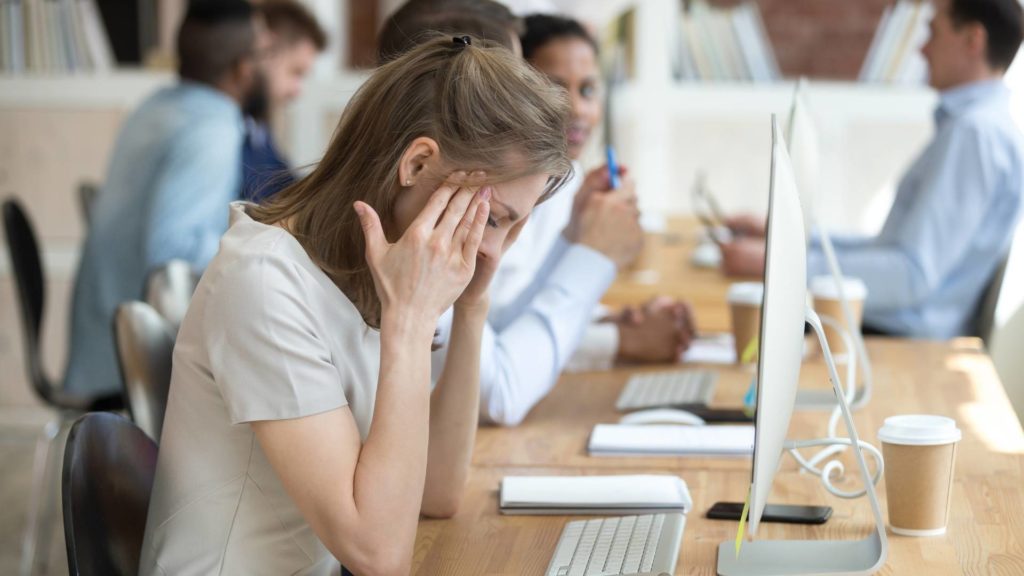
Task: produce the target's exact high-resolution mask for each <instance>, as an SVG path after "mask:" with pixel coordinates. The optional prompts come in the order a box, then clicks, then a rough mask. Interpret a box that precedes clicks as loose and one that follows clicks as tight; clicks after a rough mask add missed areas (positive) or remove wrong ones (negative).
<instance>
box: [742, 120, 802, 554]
mask: <svg viewBox="0 0 1024 576" xmlns="http://www.w3.org/2000/svg"><path fill="white" fill-rule="evenodd" d="M770 182H771V184H770V186H769V192H768V228H767V249H766V251H765V268H764V305H763V308H762V312H761V333H760V337H759V340H758V342H759V343H760V350H759V354H758V363H757V412H756V414H757V416H756V417H755V420H756V428H755V433H754V468H753V480H752V485H751V493H750V533H751V534H757V528H758V525H759V524H760V522H761V513H762V512H764V506H765V504H766V503H767V502H768V495H769V493H770V492H771V487H772V482H773V481H774V479H775V471H776V469H778V467H779V459H780V458H781V457H782V451H783V444H784V443H785V440H786V432H787V431H788V430H789V420H790V417H791V416H792V414H793V407H794V405H795V404H796V394H797V388H798V384H799V382H800V364H801V362H802V361H803V345H804V311H805V309H806V306H807V243H806V240H805V237H804V226H803V210H801V208H800V195H799V193H798V192H797V186H796V177H795V176H794V174H793V167H792V164H791V163H790V161H789V153H788V152H787V151H786V144H785V139H784V138H783V137H782V134H780V133H779V124H778V121H777V120H776V119H775V118H774V117H773V118H772V162H771V180H770Z"/></svg>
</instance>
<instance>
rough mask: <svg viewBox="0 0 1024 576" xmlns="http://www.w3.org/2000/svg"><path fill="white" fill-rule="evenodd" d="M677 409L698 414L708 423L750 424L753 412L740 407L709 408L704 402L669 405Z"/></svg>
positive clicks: (752, 419)
mask: <svg viewBox="0 0 1024 576" xmlns="http://www.w3.org/2000/svg"><path fill="white" fill-rule="evenodd" d="M670 408H676V409H679V410H686V411H687V412H690V413H692V414H694V415H696V416H700V417H701V419H702V420H704V422H706V423H708V424H752V423H753V422H754V414H753V413H751V414H748V413H747V412H746V411H745V410H743V409H741V408H711V407H710V406H708V405H706V404H683V405H680V406H670Z"/></svg>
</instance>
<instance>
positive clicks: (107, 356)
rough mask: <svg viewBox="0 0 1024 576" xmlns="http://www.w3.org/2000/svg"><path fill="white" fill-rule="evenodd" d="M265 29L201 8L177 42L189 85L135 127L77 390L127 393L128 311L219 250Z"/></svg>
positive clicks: (81, 338)
mask: <svg viewBox="0 0 1024 576" xmlns="http://www.w3.org/2000/svg"><path fill="white" fill-rule="evenodd" d="M257 24H258V22H257V21H256V20H255V19H254V15H253V10H252V8H251V7H250V5H249V4H248V3H247V2H245V1H244V0H224V1H218V2H193V3H191V6H190V7H189V11H188V14H187V15H186V18H185V20H184V22H183V23H182V26H181V29H180V31H179V33H178V58H179V73H180V76H181V81H180V82H179V83H178V84H177V85H175V86H172V87H168V88H164V89H162V90H160V91H158V92H157V93H156V94H154V95H152V96H150V97H149V99H147V100H146V101H145V102H144V103H143V104H142V105H141V106H140V107H139V109H138V110H136V111H135V112H134V113H133V114H132V115H131V116H129V117H128V119H127V120H126V121H125V123H124V126H123V127H122V129H121V134H120V135H119V137H118V140H117V143H116V145H115V147H114V152H113V156H112V159H111V162H110V165H109V168H108V171H107V176H106V184H105V185H104V187H103V189H102V191H101V192H100V194H99V196H98V198H97V200H96V205H95V206H94V211H93V222H92V225H91V227H90V230H89V234H88V237H87V238H86V241H85V248H84V251H83V254H82V260H81V263H80V265H79V271H78V276H77V279H76V282H75V292H74V301H73V307H72V324H71V353H70V360H69V362H68V370H67V375H66V378H65V384H64V385H65V387H66V388H67V389H68V390H73V391H76V392H95V393H99V392H116V391H118V390H120V388H121V384H120V381H121V377H120V373H119V370H118V365H117V355H116V352H115V346H114V336H113V328H112V326H113V317H114V311H115V310H116V308H117V306H118V305H119V304H121V303H122V302H125V301H129V300H138V299H140V298H141V297H142V293H143V284H144V283H145V279H146V275H147V273H148V272H149V271H150V270H152V269H154V268H155V267H158V266H160V265H161V264H164V263H166V262H167V261H169V260H171V259H182V260H186V261H188V262H189V263H190V264H192V265H193V266H194V267H196V268H198V269H202V268H204V267H205V266H206V264H207V263H208V262H209V261H210V259H212V258H213V256H214V254H215V253H216V252H217V248H218V243H219V241H220V236H221V234H223V233H224V231H225V230H227V225H228V204H229V203H230V202H231V201H232V200H234V199H235V198H237V197H238V194H239V189H240V178H241V170H240V166H241V150H242V134H243V123H242V114H241V108H240V107H241V106H242V105H244V104H245V102H246V101H247V100H248V99H250V98H253V97H254V95H255V93H256V92H257V91H258V90H259V89H260V87H261V81H260V78H259V73H258V68H257V62H256V52H257V32H258V31H257V27H256V26H257Z"/></svg>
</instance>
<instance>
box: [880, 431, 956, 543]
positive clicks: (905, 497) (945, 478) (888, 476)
mask: <svg viewBox="0 0 1024 576" xmlns="http://www.w3.org/2000/svg"><path fill="white" fill-rule="evenodd" d="M960 438H961V433H960V429H959V428H957V427H956V422H955V421H954V420H953V419H952V418H945V417H943V416H927V415H907V416H892V417H890V418H886V419H885V424H884V425H883V426H882V429H881V430H879V431H878V439H879V440H880V441H881V442H882V455H883V457H884V458H885V486H886V493H887V496H888V504H889V528H890V529H891V530H892V531H893V532H894V533H896V534H902V535H904V536H939V535H941V534H945V533H946V525H947V524H948V522H949V500H950V496H951V494H952V491H953V466H954V463H955V462H956V445H957V442H959V441H960Z"/></svg>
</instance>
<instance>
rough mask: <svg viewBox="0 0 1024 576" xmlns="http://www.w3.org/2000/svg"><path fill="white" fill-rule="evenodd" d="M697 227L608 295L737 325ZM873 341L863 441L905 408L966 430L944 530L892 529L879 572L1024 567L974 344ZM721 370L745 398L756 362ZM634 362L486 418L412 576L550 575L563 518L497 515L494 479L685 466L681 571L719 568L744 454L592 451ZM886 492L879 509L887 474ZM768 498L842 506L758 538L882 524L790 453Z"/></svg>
mask: <svg viewBox="0 0 1024 576" xmlns="http://www.w3.org/2000/svg"><path fill="white" fill-rule="evenodd" d="M696 229H697V227H696V226H695V224H694V222H692V221H687V220H679V219H677V220H673V221H672V222H671V223H670V230H671V232H670V233H669V234H667V235H661V236H657V237H654V238H653V239H652V241H651V242H650V243H649V245H648V247H647V251H648V252H647V254H646V255H645V257H644V259H642V260H641V263H640V266H639V267H638V268H639V269H641V270H643V269H652V268H653V269H655V270H657V272H656V276H655V282H654V283H651V282H650V280H651V274H649V273H647V274H645V273H640V274H632V275H631V274H629V273H627V274H624V275H623V277H622V278H620V279H619V281H617V282H616V283H615V285H614V286H613V287H612V289H611V290H610V291H609V292H608V294H607V296H606V298H605V301H606V303H609V304H612V305H622V304H635V303H640V302H643V301H645V300H647V299H648V298H650V297H651V296H654V295H657V294H668V295H671V296H675V297H677V298H683V299H686V300H689V301H690V302H692V303H693V304H694V306H695V308H696V310H695V311H696V315H697V322H698V326H699V327H700V329H701V330H704V331H728V330H729V316H728V308H727V306H726V300H725V293H726V289H727V287H728V285H729V284H730V282H731V280H729V279H726V278H724V277H723V276H722V275H721V274H720V273H718V272H717V271H713V270H697V269H694V268H693V267H692V266H691V265H690V264H689V262H690V260H689V255H690V253H691V252H692V250H693V248H694V247H695V246H696ZM867 347H868V352H869V354H870V356H871V359H872V365H873V368H874V375H875V386H876V388H875V396H874V398H873V399H872V401H871V403H870V404H869V405H868V406H867V407H866V408H865V409H863V410H861V411H859V412H857V413H855V415H854V420H855V421H856V424H857V427H858V431H859V432H860V434H861V437H862V438H863V439H865V440H867V441H870V442H872V443H877V433H878V429H879V428H880V427H881V425H882V422H883V420H884V419H885V418H886V417H888V416H891V415H895V414H906V413H929V414H940V415H946V416H950V417H953V418H955V419H956V420H957V422H958V424H959V426H960V428H961V430H962V431H963V440H962V441H961V444H960V447H959V451H958V460H957V463H956V475H955V481H954V488H953V497H952V508H951V518H950V523H949V530H948V532H947V534H946V535H945V536H941V537H936V538H908V537H903V536H895V535H892V534H890V535H889V557H888V560H887V562H886V565H885V567H884V568H883V570H882V571H881V572H880V573H881V574H913V575H917V574H927V575H945V574H950V575H952V574H978V575H982V574H994V575H1007V576H1009V575H1011V574H1013V575H1020V574H1024V431H1022V430H1021V425H1020V422H1019V421H1018V420H1017V416H1016V414H1015V413H1014V412H1013V409H1012V408H1011V406H1010V403H1009V400H1008V399H1007V397H1006V393H1005V391H1004V390H1003V387H1002V384H1001V383H1000V381H999V378H998V376H997V375H996V372H995V369H994V367H993V366H992V362H991V361H990V359H989V358H988V356H987V355H986V354H985V353H984V352H983V351H982V350H981V349H980V348H979V345H978V341H977V340H973V339H966V340H962V341H953V342H922V341H909V340H893V339H869V340H868V342H867ZM661 368H662V369H663V368H665V367H661ZM650 369H658V368H650ZM715 369H717V370H719V372H720V378H719V384H718V391H717V392H716V398H715V403H716V404H720V405H722V406H737V405H739V403H740V399H741V398H742V396H743V394H744V392H745V391H746V388H747V386H748V384H749V382H750V376H751V369H750V368H741V367H715ZM629 373H630V371H628V370H615V371H611V372H603V373H591V374H573V375H566V376H564V377H563V378H562V379H561V381H560V382H559V383H558V385H557V386H556V387H555V389H554V390H553V391H552V393H551V394H550V395H549V396H548V397H547V398H545V399H544V400H543V401H542V402H541V403H540V404H538V405H537V407H536V408H534V410H533V411H532V412H531V413H530V415H529V416H528V417H527V419H526V421H525V422H524V423H523V424H522V425H521V426H519V427H518V428H512V429H508V428H483V429H481V430H480V431H479V435H478V436H477V444H476V448H475V450H474V455H473V463H474V467H473V471H472V474H471V477H470V483H469V488H468V492H467V494H466V498H465V500H464V502H463V505H462V508H461V510H460V512H459V513H458V514H457V515H456V516H455V517H454V518H452V519H450V520H423V521H421V522H420V529H419V532H418V534H417V540H416V547H415V550H414V556H413V573H414V574H418V575H424V576H425V575H435V574H436V575H461V574H465V575H472V576H480V575H484V574H507V575H517V576H518V575H533V574H542V573H543V571H544V569H545V568H546V567H547V564H548V561H549V560H550V558H551V555H552V554H553V553H554V548H555V544H556V543H557V541H558V537H559V535H560V534H561V531H562V527H563V526H564V524H565V522H566V520H567V519H568V518H567V517H564V516H502V515H500V514H499V513H498V503H497V488H498V484H499V482H500V481H501V478H502V477H504V476H505V475H510V474H517V475H524V474H609V473H616V472H622V473H641V472H645V471H650V472H661V473H666V472H667V473H675V474H678V475H680V476H681V477H682V478H684V479H685V480H686V482H687V484H688V485H689V487H690V492H691V494H692V496H693V500H694V510H693V512H691V513H690V514H689V516H688V518H687V527H686V531H685V533H684V536H683V545H682V548H681V552H680V561H679V566H678V568H677V573H678V574H701V575H713V574H715V564H716V556H717V547H718V544H719V543H720V542H723V541H729V540H732V539H733V538H735V535H736V523H734V522H720V521H712V520H707V519H706V518H704V513H705V512H706V510H707V509H708V508H709V507H710V506H711V504H713V503H714V502H716V501H719V500H742V499H743V495H744V494H745V492H746V489H747V486H748V485H749V482H750V463H749V459H738V460H737V459H733V460H728V459H696V458H591V457H589V456H587V453H586V445H587V438H588V436H589V434H590V431H591V429H592V428H593V426H594V424H597V423H601V422H615V421H617V420H618V418H619V416H620V415H619V414H618V413H617V412H616V411H615V409H614V405H615V399H616V398H617V396H618V394H619V392H620V391H621V389H622V386H623V385H624V384H625V381H626V379H627V377H628V375H629ZM801 385H802V386H804V387H808V388H811V387H817V388H828V387H829V386H830V385H829V384H828V382H827V377H826V374H825V366H824V363H823V362H822V361H821V359H820V358H814V357H811V358H809V359H807V361H805V363H804V367H803V369H802V371H801ZM827 419H828V416H827V413H825V412H798V413H796V414H794V417H793V421H792V424H791V426H790V430H789V437H790V438H812V437H819V436H822V435H824V433H825V430H826V427H827ZM840 430H843V428H842V427H841V428H840ZM848 456H849V455H847V457H848ZM844 461H845V462H846V466H847V468H846V469H847V471H848V473H847V478H845V479H844V480H843V481H842V482H840V483H837V484H839V485H840V486H841V487H844V488H847V489H849V488H852V487H855V486H858V485H859V483H858V482H857V481H856V480H855V477H854V476H855V474H854V473H855V472H856V469H855V468H854V467H853V466H852V462H850V460H849V459H848V458H844ZM878 491H879V497H880V499H881V502H880V503H881V506H882V510H883V513H884V512H885V506H886V500H885V498H886V490H885V483H884V482H882V483H881V484H879V487H878ZM771 501H772V502H778V503H794V504H827V505H829V506H832V507H833V508H834V510H835V511H834V514H833V517H832V519H831V520H829V522H828V523H827V524H825V525H823V526H818V527H809V526H790V525H781V524H765V525H763V531H762V532H761V533H759V534H758V538H759V539H782V538H786V539H854V538H862V537H863V536H864V535H866V534H867V533H868V532H869V531H870V530H871V526H872V522H873V520H872V517H871V512H870V507H869V504H868V502H867V501H866V500H865V499H857V500H841V499H838V498H835V497H832V496H831V495H829V494H828V493H827V492H826V491H825V490H824V488H822V486H821V485H820V483H819V482H818V480H817V479H815V478H813V477H811V476H809V475H806V474H801V473H799V472H798V471H797V470H796V465H795V463H794V462H793V461H792V459H791V458H790V457H788V456H786V457H784V458H783V460H782V467H781V470H780V472H779V474H778V476H777V477H776V481H775V484H774V487H773V492H772V497H771Z"/></svg>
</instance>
